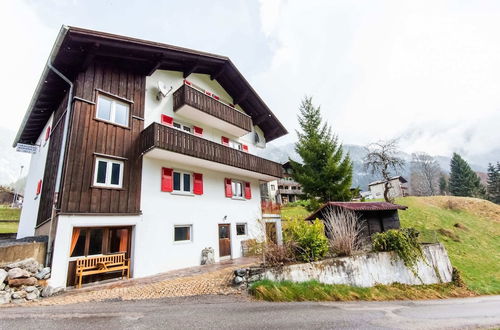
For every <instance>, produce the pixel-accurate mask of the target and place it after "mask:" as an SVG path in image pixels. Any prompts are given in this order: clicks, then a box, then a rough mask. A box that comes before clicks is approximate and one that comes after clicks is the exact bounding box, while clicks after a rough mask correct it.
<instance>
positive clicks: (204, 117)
mask: <svg viewBox="0 0 500 330" xmlns="http://www.w3.org/2000/svg"><path fill="white" fill-rule="evenodd" d="M173 97H174V111H175V112H176V113H178V114H180V115H182V116H184V117H187V118H191V119H193V118H194V119H195V120H197V121H199V122H203V123H206V124H208V125H210V126H212V127H215V128H217V129H220V130H221V131H224V132H228V133H230V134H232V135H234V136H238V137H240V136H243V135H245V134H248V133H249V132H251V131H252V118H251V117H250V116H249V115H247V114H245V113H243V112H241V111H239V110H237V109H235V108H233V107H231V106H229V105H227V104H225V103H223V102H221V101H218V100H216V99H214V98H213V97H210V96H208V95H206V94H205V93H203V92H201V91H199V90H197V89H195V88H193V87H191V86H188V85H182V86H181V87H180V88H179V89H177V90H176V91H175V92H174V94H173Z"/></svg>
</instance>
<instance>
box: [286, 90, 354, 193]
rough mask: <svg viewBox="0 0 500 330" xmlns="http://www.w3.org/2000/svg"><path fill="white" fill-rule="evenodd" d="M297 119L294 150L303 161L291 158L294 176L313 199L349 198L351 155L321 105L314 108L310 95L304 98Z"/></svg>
mask: <svg viewBox="0 0 500 330" xmlns="http://www.w3.org/2000/svg"><path fill="white" fill-rule="evenodd" d="M298 119H299V124H300V130H298V131H297V135H298V137H299V140H298V142H297V143H296V144H295V150H296V151H297V153H298V154H299V155H300V157H301V158H302V162H303V163H302V164H301V163H298V162H295V161H293V160H290V164H291V166H292V171H293V172H292V173H293V174H292V176H293V178H294V179H295V181H297V182H299V183H300V184H301V185H302V190H303V192H304V193H305V194H306V196H307V197H308V198H310V199H315V198H319V199H320V201H321V202H327V201H339V200H340V201H342V200H349V199H350V196H351V194H350V191H349V189H350V188H351V183H352V162H351V159H350V157H349V155H348V154H346V155H344V151H343V148H342V145H341V144H339V142H338V138H337V136H336V135H334V134H333V133H332V129H331V127H329V126H328V124H327V123H323V120H322V118H321V112H320V107H314V105H313V104H312V98H311V97H305V98H304V100H302V103H301V104H300V108H299V115H298Z"/></svg>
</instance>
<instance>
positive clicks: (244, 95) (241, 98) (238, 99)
mask: <svg viewBox="0 0 500 330" xmlns="http://www.w3.org/2000/svg"><path fill="white" fill-rule="evenodd" d="M248 93H249V92H248V89H245V91H244V92H243V93H241V94H240V95H239V96H237V97H235V98H234V99H233V102H234V104H235V105H236V104H240V103H241V102H243V101H244V100H245V99H246V98H247V96H248Z"/></svg>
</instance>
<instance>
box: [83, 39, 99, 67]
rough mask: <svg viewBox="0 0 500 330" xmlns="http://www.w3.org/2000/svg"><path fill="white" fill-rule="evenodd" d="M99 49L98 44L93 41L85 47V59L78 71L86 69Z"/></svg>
mask: <svg viewBox="0 0 500 330" xmlns="http://www.w3.org/2000/svg"><path fill="white" fill-rule="evenodd" d="M98 49H99V44H98V43H94V44H92V46H90V47H89V48H88V49H87V54H86V55H85V59H84V60H83V62H82V65H81V66H80V71H86V70H87V68H88V67H89V65H90V64H91V63H92V62H93V61H94V59H95V54H96V51H97V50H98Z"/></svg>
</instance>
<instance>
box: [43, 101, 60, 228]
mask: <svg viewBox="0 0 500 330" xmlns="http://www.w3.org/2000/svg"><path fill="white" fill-rule="evenodd" d="M67 104H68V96H67V95H66V97H65V98H64V99H63V101H62V102H61V104H60V105H59V107H58V108H57V110H56V111H55V112H54V119H53V121H52V130H51V135H50V140H49V150H48V152H47V160H46V163H45V164H46V165H45V171H44V174H43V181H42V193H41V195H40V206H39V208H38V217H37V221H36V224H37V226H38V225H40V224H42V223H44V222H46V221H47V220H49V219H50V217H51V215H52V207H53V205H54V193H55V187H56V176H57V171H56V169H57V165H58V163H59V155H60V153H61V146H62V136H63V130H64V121H65V118H64V117H63V115H64V113H65V111H66V106H67Z"/></svg>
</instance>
